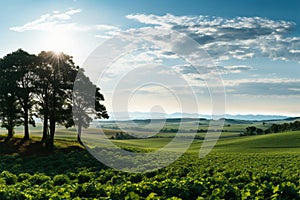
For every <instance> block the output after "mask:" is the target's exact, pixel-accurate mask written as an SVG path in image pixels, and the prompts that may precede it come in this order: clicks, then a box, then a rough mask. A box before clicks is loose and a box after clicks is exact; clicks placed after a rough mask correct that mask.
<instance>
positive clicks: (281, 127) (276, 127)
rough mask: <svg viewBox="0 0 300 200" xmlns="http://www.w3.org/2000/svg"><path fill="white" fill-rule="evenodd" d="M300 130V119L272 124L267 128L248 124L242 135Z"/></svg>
mask: <svg viewBox="0 0 300 200" xmlns="http://www.w3.org/2000/svg"><path fill="white" fill-rule="evenodd" d="M298 130H300V121H294V122H290V123H283V124H272V125H271V126H270V127H269V128H267V129H266V130H263V129H261V128H256V127H255V126H248V127H247V128H246V130H245V132H243V133H241V135H261V134H269V133H280V132H287V131H298Z"/></svg>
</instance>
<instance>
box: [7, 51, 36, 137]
mask: <svg viewBox="0 0 300 200" xmlns="http://www.w3.org/2000/svg"><path fill="white" fill-rule="evenodd" d="M35 61H36V56H35V55H30V54H29V53H27V52H25V51H23V50H22V49H19V50H17V51H15V52H13V53H11V54H8V55H6V56H5V57H4V58H3V59H2V60H1V70H2V73H4V74H3V76H2V79H1V81H3V82H5V84H4V85H3V86H2V87H5V88H2V90H3V91H2V93H3V92H4V93H3V95H2V97H3V98H5V97H6V98H7V100H8V101H7V102H6V103H8V102H11V104H14V108H12V107H11V108H9V109H10V111H12V110H13V109H14V112H15V114H14V115H16V116H20V115H18V113H17V112H20V114H21V116H22V118H23V120H22V122H23V125H24V139H29V124H32V125H35V123H34V120H33V118H32V107H33V104H34V97H33V96H34V90H35V78H36V75H35V72H34V69H35ZM3 105H8V104H5V103H4V104H3ZM7 111H8V110H7ZM11 114H12V113H11ZM19 121H20V120H19Z"/></svg>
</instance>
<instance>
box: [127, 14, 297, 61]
mask: <svg viewBox="0 0 300 200" xmlns="http://www.w3.org/2000/svg"><path fill="white" fill-rule="evenodd" d="M126 17H127V18H128V19H132V20H137V21H139V22H141V23H144V24H147V25H155V26H157V25H158V26H163V27H168V28H171V29H172V30H176V31H179V32H184V33H186V34H187V35H188V36H190V37H191V38H193V39H194V40H196V41H197V42H198V43H199V44H200V45H202V47H203V48H204V49H205V50H206V51H207V52H208V53H209V54H210V56H211V57H212V58H214V59H215V60H216V61H222V60H227V59H230V58H236V59H240V60H244V59H247V58H252V57H255V56H264V57H269V58H271V59H274V60H276V59H281V60H292V61H298V62H300V51H299V50H297V49H299V48H300V37H285V34H286V33H289V32H291V31H292V30H293V29H294V27H295V25H296V24H295V23H294V22H289V21H284V20H271V19H267V18H262V17H235V18H232V19H227V18H221V17H210V16H201V15H200V16H174V15H172V14H166V15H163V16H158V15H146V14H131V15H127V16H126Z"/></svg>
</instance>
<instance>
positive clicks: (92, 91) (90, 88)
mask: <svg viewBox="0 0 300 200" xmlns="http://www.w3.org/2000/svg"><path fill="white" fill-rule="evenodd" d="M101 101H104V97H103V95H102V94H101V93H100V88H98V87H97V86H96V85H94V84H93V83H92V82H91V81H90V80H89V78H88V77H86V76H85V74H84V72H83V69H80V70H79V71H78V74H77V77H76V80H75V83H74V88H73V120H74V123H75V125H76V126H77V140H78V142H79V143H80V144H82V142H81V131H82V127H83V128H87V127H89V125H90V122H91V121H92V120H93V119H103V118H104V119H108V117H109V116H108V114H107V111H106V108H105V106H104V105H102V104H101Z"/></svg>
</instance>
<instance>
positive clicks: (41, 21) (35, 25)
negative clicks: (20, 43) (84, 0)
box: [10, 9, 121, 37]
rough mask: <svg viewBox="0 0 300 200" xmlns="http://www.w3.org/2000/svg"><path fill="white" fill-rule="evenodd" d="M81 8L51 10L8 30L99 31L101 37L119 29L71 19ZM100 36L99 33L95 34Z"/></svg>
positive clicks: (108, 35)
mask: <svg viewBox="0 0 300 200" xmlns="http://www.w3.org/2000/svg"><path fill="white" fill-rule="evenodd" d="M81 12H82V10H81V9H69V10H67V11H65V12H60V11H53V12H51V13H47V14H44V15H42V16H40V17H39V18H38V19H35V20H33V21H30V22H28V23H26V24H24V25H22V26H14V27H10V30H12V31H16V32H25V31H100V32H101V34H102V35H101V36H102V37H105V36H106V37H111V36H112V35H114V34H116V33H117V32H119V31H121V29H120V28H118V27H116V26H111V25H107V24H91V25H83V24H78V23H76V22H74V20H72V17H73V16H74V15H76V14H79V13H81ZM96 36H100V35H96Z"/></svg>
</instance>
